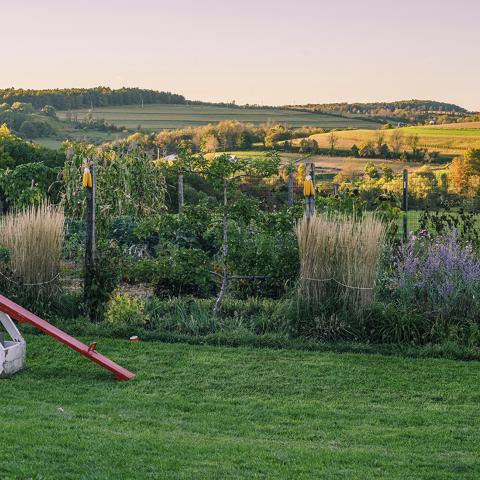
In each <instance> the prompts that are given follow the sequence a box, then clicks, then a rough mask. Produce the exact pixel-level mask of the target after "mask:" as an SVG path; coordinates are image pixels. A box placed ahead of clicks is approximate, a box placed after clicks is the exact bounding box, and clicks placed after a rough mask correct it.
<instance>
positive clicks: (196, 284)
mask: <svg viewBox="0 0 480 480" xmlns="http://www.w3.org/2000/svg"><path fill="white" fill-rule="evenodd" d="M156 265H157V267H158V271H157V282H156V287H155V293H156V295H158V296H159V297H168V296H178V295H195V296H199V297H203V296H208V295H210V294H211V293H212V291H213V287H214V283H213V280H212V274H211V260H210V258H209V257H208V255H207V254H206V253H205V252H203V251H202V250H199V249H194V248H182V247H171V248H170V249H169V250H168V251H166V252H164V255H162V256H160V257H159V258H158V259H157V262H156Z"/></svg>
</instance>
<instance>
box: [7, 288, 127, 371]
mask: <svg viewBox="0 0 480 480" xmlns="http://www.w3.org/2000/svg"><path fill="white" fill-rule="evenodd" d="M0 312H3V313H5V314H6V315H8V316H10V317H11V318H13V319H14V320H16V321H17V322H20V323H29V324H30V325H33V326H34V327H35V328H38V329H39V330H41V331H42V332H44V333H46V334H47V335H50V336H51V337H53V338H55V339H56V340H58V341H59V342H62V343H64V344H65V345H67V346H68V347H70V348H72V349H73V350H75V351H77V352H78V353H80V354H81V355H83V356H84V357H87V358H88V359H89V360H91V361H92V362H95V363H98V364H99V365H100V366H101V367H103V368H105V369H106V370H109V371H110V372H112V373H113V374H114V375H115V378H116V379H117V380H130V379H131V378H133V377H134V376H135V374H134V373H132V372H129V371H128V370H127V369H125V368H123V367H121V366H120V365H118V364H117V363H115V362H112V361H111V360H110V359H108V358H107V357H104V356H103V355H101V354H100V353H98V352H97V351H96V346H97V345H96V343H92V345H90V346H87V345H85V344H84V343H82V342H80V341H79V340H77V339H76V338H74V337H72V336H70V335H68V334H67V333H65V332H63V331H62V330H60V329H59V328H57V327H54V326H53V325H51V324H50V323H48V322H46V321H45V320H42V319H41V318H40V317H37V315H35V314H33V313H32V312H30V311H28V310H27V309H25V308H23V307H21V306H20V305H17V304H16V303H15V302H12V301H11V300H9V299H8V298H6V297H4V296H3V295H0Z"/></svg>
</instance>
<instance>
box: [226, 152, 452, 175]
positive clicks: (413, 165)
mask: <svg viewBox="0 0 480 480" xmlns="http://www.w3.org/2000/svg"><path fill="white" fill-rule="evenodd" d="M229 153H230V154H231V155H235V156H237V157H241V158H252V159H255V158H257V157H258V158H260V157H261V156H262V155H263V152H262V151H240V152H238V151H232V152H229ZM280 158H281V159H282V163H284V164H287V163H289V162H292V161H294V162H295V161H297V162H298V163H300V162H302V161H308V163H314V164H315V166H316V169H317V172H318V173H320V172H321V173H332V174H336V173H339V172H341V171H343V172H348V173H351V174H360V173H363V171H364V168H365V164H366V163H367V162H370V163H373V164H374V165H375V166H377V167H381V166H382V165H388V166H389V167H390V168H391V169H392V170H393V171H394V172H395V173H400V172H401V171H402V170H403V169H404V168H407V169H408V170H409V172H411V173H413V172H415V171H417V170H419V169H421V168H422V167H423V164H421V163H418V162H408V161H402V160H397V159H389V160H386V159H381V158H369V159H365V158H356V157H338V156H335V155H308V156H306V155H305V154H303V155H302V154H300V153H286V152H281V153H280ZM305 159H307V160H305ZM445 166H446V164H442V163H440V164H435V165H434V166H433V167H432V168H433V170H435V171H443V170H444V169H445Z"/></svg>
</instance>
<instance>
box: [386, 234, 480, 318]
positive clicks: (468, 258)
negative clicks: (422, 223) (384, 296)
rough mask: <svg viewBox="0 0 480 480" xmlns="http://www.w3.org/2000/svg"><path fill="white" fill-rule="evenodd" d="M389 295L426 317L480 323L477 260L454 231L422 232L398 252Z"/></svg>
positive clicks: (479, 281)
mask: <svg viewBox="0 0 480 480" xmlns="http://www.w3.org/2000/svg"><path fill="white" fill-rule="evenodd" d="M387 288H388V290H390V294H391V296H392V297H393V298H394V299H396V300H397V301H398V302H399V303H400V304H402V305H403V306H404V307H406V308H411V309H414V310H416V311H418V312H421V313H422V314H423V315H425V316H426V317H427V318H431V319H444V320H446V321H456V322H461V321H471V320H473V321H480V258H479V257H478V256H477V255H476V253H475V251H474V250H473V248H472V246H471V244H469V243H467V242H462V241H461V240H460V239H459V236H458V232H457V231H456V230H455V229H454V230H452V231H451V232H449V233H447V234H445V235H443V236H440V237H435V238H432V237H431V236H430V235H429V234H428V233H427V232H426V231H425V230H423V231H421V232H419V233H418V234H417V235H413V236H412V237H411V238H410V240H409V241H408V242H406V243H404V244H403V245H402V246H401V247H400V250H399V252H398V255H397V258H396V263H395V269H394V273H393V275H392V276H391V277H390V279H389V281H388V284H387Z"/></svg>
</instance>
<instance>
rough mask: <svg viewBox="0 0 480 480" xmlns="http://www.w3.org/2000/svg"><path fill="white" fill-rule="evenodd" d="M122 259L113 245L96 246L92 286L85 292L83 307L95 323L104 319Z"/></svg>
mask: <svg viewBox="0 0 480 480" xmlns="http://www.w3.org/2000/svg"><path fill="white" fill-rule="evenodd" d="M123 263H124V258H123V255H122V251H121V250H120V249H119V248H118V246H117V245H116V244H115V243H113V242H112V243H105V242H101V243H100V244H99V245H97V252H96V256H95V268H94V270H93V272H92V273H93V275H92V284H91V285H90V288H89V289H87V290H86V291H85V298H84V302H85V306H86V310H87V312H88V314H89V317H90V318H92V319H94V320H95V321H100V320H102V319H103V318H104V313H105V306H106V304H107V302H108V301H109V299H110V296H111V294H112V292H113V291H114V290H115V289H116V288H117V286H118V284H119V283H120V279H121V275H122V271H123Z"/></svg>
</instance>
